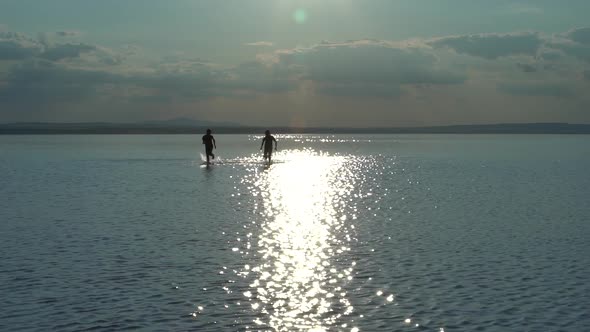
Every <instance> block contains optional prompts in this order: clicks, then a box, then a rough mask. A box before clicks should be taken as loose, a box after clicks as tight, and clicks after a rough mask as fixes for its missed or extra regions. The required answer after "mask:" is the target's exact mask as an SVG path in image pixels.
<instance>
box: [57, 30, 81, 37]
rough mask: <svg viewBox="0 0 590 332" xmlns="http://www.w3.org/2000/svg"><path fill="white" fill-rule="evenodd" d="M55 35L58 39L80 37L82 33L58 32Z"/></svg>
mask: <svg viewBox="0 0 590 332" xmlns="http://www.w3.org/2000/svg"><path fill="white" fill-rule="evenodd" d="M55 35H56V36H58V37H64V38H65V37H76V36H78V35H80V32H78V31H65V30H64V31H56V32H55Z"/></svg>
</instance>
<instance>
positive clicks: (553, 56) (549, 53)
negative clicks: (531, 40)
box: [538, 50, 563, 61]
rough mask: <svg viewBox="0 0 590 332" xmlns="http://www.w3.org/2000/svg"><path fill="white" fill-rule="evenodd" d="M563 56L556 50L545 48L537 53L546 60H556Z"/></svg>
mask: <svg viewBox="0 0 590 332" xmlns="http://www.w3.org/2000/svg"><path fill="white" fill-rule="evenodd" d="M562 57H563V53H562V52H560V51H557V50H545V51H542V52H541V53H539V55H538V58H539V59H541V60H546V61H556V60H559V59H561V58H562Z"/></svg>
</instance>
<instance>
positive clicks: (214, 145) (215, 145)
mask: <svg viewBox="0 0 590 332" xmlns="http://www.w3.org/2000/svg"><path fill="white" fill-rule="evenodd" d="M211 138H212V139H213V147H214V148H216V149H217V144H215V137H211Z"/></svg>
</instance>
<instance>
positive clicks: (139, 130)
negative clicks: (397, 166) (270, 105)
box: [0, 123, 590, 135]
mask: <svg viewBox="0 0 590 332" xmlns="http://www.w3.org/2000/svg"><path fill="white" fill-rule="evenodd" d="M208 127H209V128H211V129H213V132H214V133H216V134H260V133H263V132H264V130H266V129H268V128H270V129H271V130H272V131H273V132H275V133H278V134H296V133H297V134H590V124H568V123H508V124H487V125H450V126H432V127H391V128H326V127H304V128H298V127H268V128H267V127H248V126H215V125H211V126H179V125H145V124H117V123H9V124H0V135H85V134H90V135H93V134H100V135H109V134H110V135H153V134H160V135H162V134H202V133H204V131H205V130H206V128H208Z"/></svg>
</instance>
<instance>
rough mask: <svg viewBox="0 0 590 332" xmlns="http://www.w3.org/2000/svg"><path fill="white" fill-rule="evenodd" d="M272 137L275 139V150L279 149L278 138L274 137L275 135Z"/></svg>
mask: <svg viewBox="0 0 590 332" xmlns="http://www.w3.org/2000/svg"><path fill="white" fill-rule="evenodd" d="M272 139H273V140H274V141H275V151H277V145H278V143H277V139H276V138H274V137H273V138H272Z"/></svg>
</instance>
